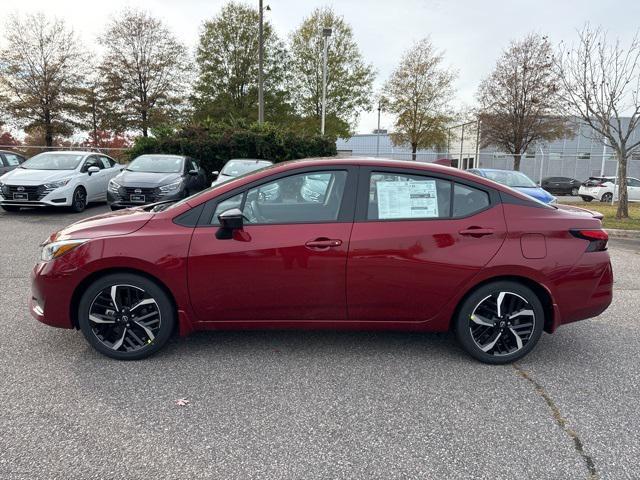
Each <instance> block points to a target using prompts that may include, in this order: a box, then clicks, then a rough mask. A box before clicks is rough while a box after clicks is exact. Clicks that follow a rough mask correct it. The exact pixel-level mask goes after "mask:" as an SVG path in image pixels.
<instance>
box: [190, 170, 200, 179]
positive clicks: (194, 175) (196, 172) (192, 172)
mask: <svg viewBox="0 0 640 480" xmlns="http://www.w3.org/2000/svg"><path fill="white" fill-rule="evenodd" d="M189 175H191V176H193V177H197V176H198V170H189Z"/></svg>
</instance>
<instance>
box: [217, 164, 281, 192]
mask: <svg viewBox="0 0 640 480" xmlns="http://www.w3.org/2000/svg"><path fill="white" fill-rule="evenodd" d="M269 165H273V162H270V161H269V160H259V159H255V158H232V159H231V160H229V161H228V162H227V163H225V165H224V167H222V170H221V171H219V172H218V171H215V172H211V173H212V174H213V176H214V177H216V179H215V180H214V181H213V182H212V183H211V186H212V187H213V186H214V185H218V184H220V183H223V182H226V181H227V180H231V179H232V178H236V177H239V176H240V175H244V174H246V173H250V172H253V171H255V170H260V169H261V168H264V167H268V166H269Z"/></svg>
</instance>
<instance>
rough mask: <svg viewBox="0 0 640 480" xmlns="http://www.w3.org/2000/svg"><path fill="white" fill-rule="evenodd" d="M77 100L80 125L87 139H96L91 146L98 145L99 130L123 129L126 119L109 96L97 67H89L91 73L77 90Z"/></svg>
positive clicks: (116, 131) (116, 130)
mask: <svg viewBox="0 0 640 480" xmlns="http://www.w3.org/2000/svg"><path fill="white" fill-rule="evenodd" d="M79 101H80V119H81V122H82V123H81V126H82V128H83V129H84V130H88V131H89V139H94V140H95V141H96V145H93V146H98V144H97V143H98V139H99V138H100V137H101V133H100V132H104V131H109V130H112V131H114V132H115V133H116V134H118V133H122V132H123V131H124V127H123V125H124V124H125V123H126V121H125V119H124V118H123V114H122V112H121V111H119V109H117V108H116V102H114V100H113V99H112V98H110V97H109V95H108V93H107V91H106V88H105V85H104V82H103V81H102V76H101V75H100V73H99V71H98V70H97V68H91V73H90V74H89V75H88V76H87V77H86V78H85V82H84V83H83V86H82V88H80V91H79Z"/></svg>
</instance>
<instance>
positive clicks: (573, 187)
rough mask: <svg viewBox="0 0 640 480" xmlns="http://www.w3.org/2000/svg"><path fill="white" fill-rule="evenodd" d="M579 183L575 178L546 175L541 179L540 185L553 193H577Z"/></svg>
mask: <svg viewBox="0 0 640 480" xmlns="http://www.w3.org/2000/svg"><path fill="white" fill-rule="evenodd" d="M581 183H582V182H580V180H576V179H575V178H569V177H547V178H543V179H542V182H540V186H541V187H542V188H544V189H545V190H546V191H547V192H550V193H553V194H555V195H578V190H579V189H580V185H581Z"/></svg>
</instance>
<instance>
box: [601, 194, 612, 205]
mask: <svg viewBox="0 0 640 480" xmlns="http://www.w3.org/2000/svg"><path fill="white" fill-rule="evenodd" d="M611 200H613V193H611V192H607V193H605V194H603V195H602V198H601V199H600V201H601V202H603V203H611Z"/></svg>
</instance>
